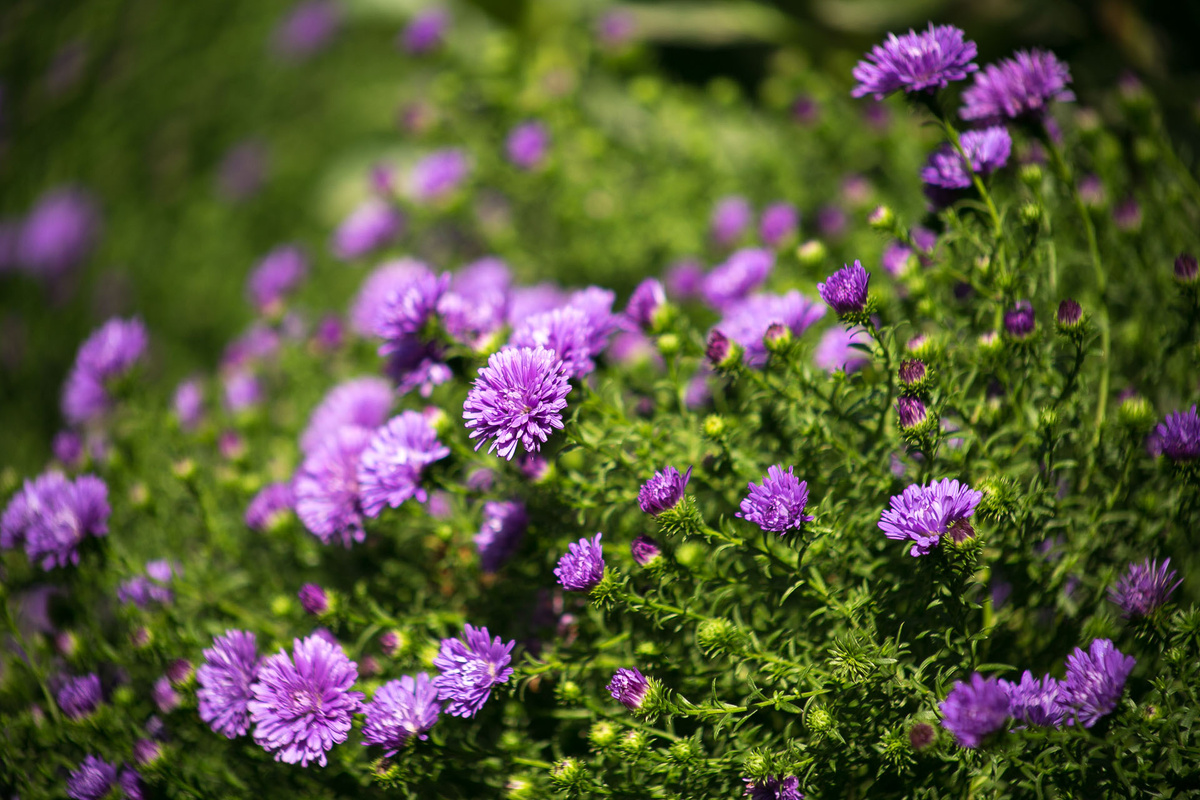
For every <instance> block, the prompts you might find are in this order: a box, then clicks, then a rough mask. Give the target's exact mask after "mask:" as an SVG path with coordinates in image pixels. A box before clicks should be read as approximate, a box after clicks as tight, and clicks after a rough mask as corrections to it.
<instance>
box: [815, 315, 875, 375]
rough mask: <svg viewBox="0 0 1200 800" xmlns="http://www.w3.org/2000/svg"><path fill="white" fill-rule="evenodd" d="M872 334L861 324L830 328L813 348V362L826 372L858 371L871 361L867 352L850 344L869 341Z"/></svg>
mask: <svg viewBox="0 0 1200 800" xmlns="http://www.w3.org/2000/svg"><path fill="white" fill-rule="evenodd" d="M870 338H871V335H870V334H869V333H868V332H867V329H866V328H864V327H862V326H861V325H855V326H854V327H852V328H843V327H841V326H838V327H836V328H830V329H829V330H827V331H825V333H824V334H823V335H822V336H821V341H819V342H817V346H816V349H814V350H813V363H814V364H816V365H817V366H818V367H820V368H821V369H823V370H825V371H826V372H831V373H832V372H836V371H838V370H839V369H840V370H842V371H844V372H845V373H847V374H850V373H852V372H857V371H858V370H860V369H862V368H863V367H864V366H866V365H867V363H868V362H869V361H870V358H868V357H867V355H866V354H865V353H863V352H862V351H861V350H856V349H854V348H853V347H851V346H850V345H852V344H862V343H865V342H867V341H869V340H870Z"/></svg>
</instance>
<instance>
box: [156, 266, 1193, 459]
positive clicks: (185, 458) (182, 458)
mask: <svg viewBox="0 0 1200 800" xmlns="http://www.w3.org/2000/svg"><path fill="white" fill-rule="evenodd" d="M1176 263H1178V262H1176ZM1176 272H1177V273H1178V270H1176ZM171 473H172V474H173V475H174V476H175V477H176V478H179V480H181V481H186V480H187V479H188V478H191V477H192V476H193V475H195V474H196V462H195V461H194V460H192V459H190V458H181V459H179V460H178V461H176V462H175V463H173V464H172V465H171Z"/></svg>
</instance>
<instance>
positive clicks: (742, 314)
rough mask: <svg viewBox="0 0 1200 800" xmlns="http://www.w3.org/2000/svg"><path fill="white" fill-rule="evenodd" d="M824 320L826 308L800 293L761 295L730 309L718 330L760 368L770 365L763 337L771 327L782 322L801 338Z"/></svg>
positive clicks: (751, 362) (718, 324)
mask: <svg viewBox="0 0 1200 800" xmlns="http://www.w3.org/2000/svg"><path fill="white" fill-rule="evenodd" d="M823 316H825V307H824V306H822V305H820V304H818V303H815V302H813V301H812V300H810V299H808V298H807V297H805V296H804V295H802V294H800V293H799V292H797V291H791V292H788V293H787V294H785V295H774V294H759V295H754V296H753V297H748V298H746V299H745V300H743V301H742V302H740V303H737V304H736V305H734V306H732V307H731V308H729V309H728V310H727V311H726V312H725V316H724V317H723V318H722V319H721V321H720V322H719V323H717V326H716V328H715V330H716V331H718V332H720V333H722V334H724V335H725V336H726V337H728V338H729V339H732V340H733V341H735V342H737V343H738V344H739V345H741V346H742V348H743V350H744V356H743V358H744V360H745V362H746V364H747V365H749V366H751V367H761V366H762V365H764V364H766V363H767V348H766V346H765V345H764V344H763V337H764V336H765V335H766V333H767V328H769V327H770V326H771V324H772V323H775V322H781V323H783V324H784V325H786V326H787V327H788V329H789V330H791V332H792V335H793V336H800V335H802V334H803V333H804V332H805V331H806V330H808V329H809V328H810V327H812V325H813V324H814V323H816V322H817V320H819V319H821V317H823Z"/></svg>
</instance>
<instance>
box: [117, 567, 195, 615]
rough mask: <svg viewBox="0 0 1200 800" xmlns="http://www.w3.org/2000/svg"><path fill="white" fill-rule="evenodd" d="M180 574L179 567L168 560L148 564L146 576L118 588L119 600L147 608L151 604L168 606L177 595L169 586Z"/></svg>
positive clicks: (135, 577)
mask: <svg viewBox="0 0 1200 800" xmlns="http://www.w3.org/2000/svg"><path fill="white" fill-rule="evenodd" d="M179 574H180V568H179V565H177V564H176V565H174V566H173V565H172V564H171V562H170V561H167V560H166V559H160V560H158V561H150V562H148V563H147V564H146V574H145V575H135V576H134V577H132V578H130V579H129V580H126V581H124V582H122V583H121V585H120V586H119V587H117V599H118V600H119V601H120V602H122V603H124V604H126V605H135V606H137V607H138V608H147V607H148V606H150V605H151V604H158V605H166V604H168V603H170V602H171V601H172V600H173V599H174V597H175V595H174V592H172V591H171V589H170V586H169V584H170V583H171V580H172V579H173V578H175V577H176V576H178V575H179Z"/></svg>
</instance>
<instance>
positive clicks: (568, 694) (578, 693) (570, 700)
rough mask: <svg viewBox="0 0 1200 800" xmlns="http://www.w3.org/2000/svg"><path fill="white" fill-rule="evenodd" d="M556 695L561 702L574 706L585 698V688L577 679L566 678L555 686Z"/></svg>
mask: <svg viewBox="0 0 1200 800" xmlns="http://www.w3.org/2000/svg"><path fill="white" fill-rule="evenodd" d="M554 696H555V697H556V698H558V702H559V703H561V704H563V705H567V706H573V705H577V704H578V703H579V702H580V701H581V700H583V689H582V688H580V686H579V684H578V683H576V682H575V681H572V680H565V681H563V682H562V683H560V684H558V685H557V686H555V687H554Z"/></svg>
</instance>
